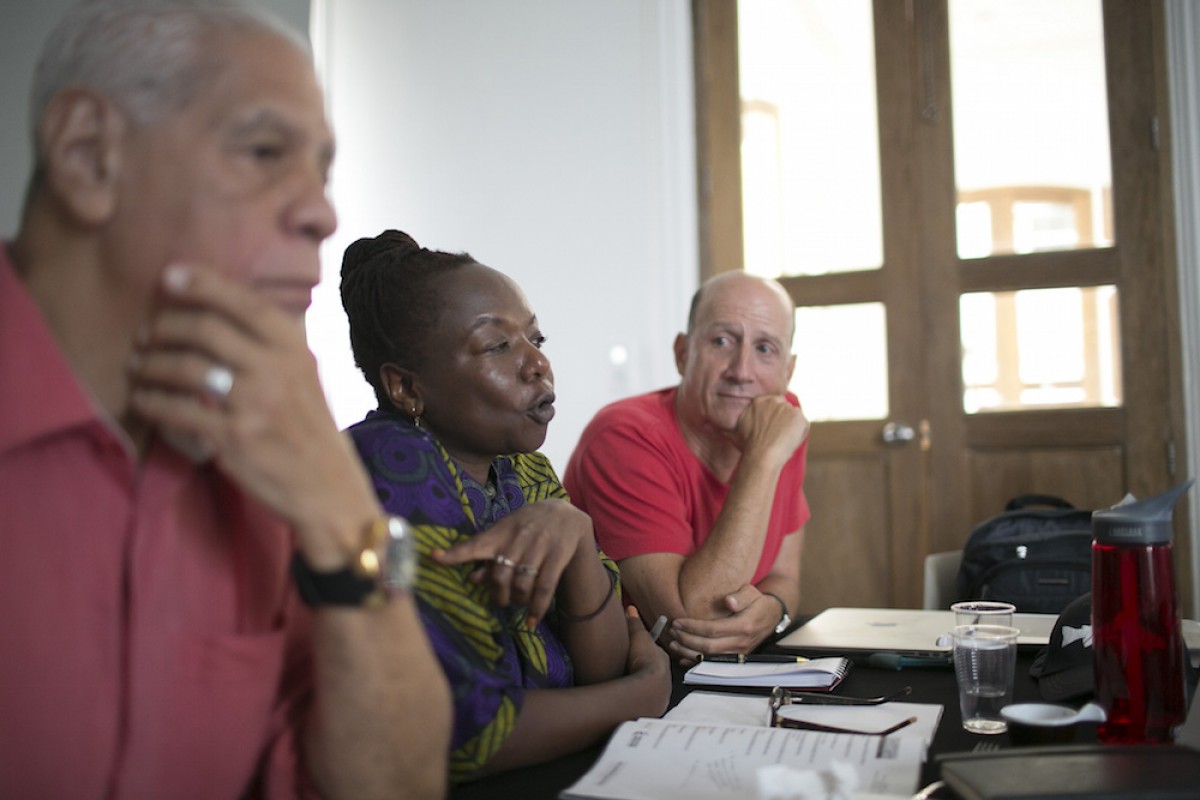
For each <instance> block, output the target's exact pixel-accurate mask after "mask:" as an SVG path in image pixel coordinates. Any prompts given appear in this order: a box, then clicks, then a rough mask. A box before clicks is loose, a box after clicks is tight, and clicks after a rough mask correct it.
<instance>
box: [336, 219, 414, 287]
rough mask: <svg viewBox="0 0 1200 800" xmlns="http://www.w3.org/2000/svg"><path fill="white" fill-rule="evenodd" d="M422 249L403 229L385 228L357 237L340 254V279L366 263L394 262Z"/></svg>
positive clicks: (363, 266)
mask: <svg viewBox="0 0 1200 800" xmlns="http://www.w3.org/2000/svg"><path fill="white" fill-rule="evenodd" d="M423 249H424V248H422V247H421V245H419V244H417V241H416V239H413V238H412V237H411V236H409V235H408V234H407V233H405V232H404V231H397V230H386V231H384V232H383V233H381V234H379V235H378V236H373V237H365V238H362V239H359V240H358V241H356V242H354V243H352V244H351V245H350V246H349V247H347V248H346V252H345V253H344V254H343V255H342V280H343V281H345V280H347V279H348V278H350V277H351V276H352V275H353V274H354V273H355V272H358V271H359V270H361V269H363V268H365V267H367V266H368V265H371V264H377V265H379V266H384V265H387V264H394V263H397V262H399V261H402V260H404V259H405V258H407V257H408V256H410V255H413V254H414V253H419V252H421V251H422V250H423Z"/></svg>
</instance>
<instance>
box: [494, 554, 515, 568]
mask: <svg viewBox="0 0 1200 800" xmlns="http://www.w3.org/2000/svg"><path fill="white" fill-rule="evenodd" d="M495 561H496V563H497V564H499V565H500V566H502V567H510V568H511V567H515V566H516V565H517V562H515V561H513V560H512V559H511V558H509V557H508V556H506V555H504V554H503V553H496V558H495Z"/></svg>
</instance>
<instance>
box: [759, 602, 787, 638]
mask: <svg viewBox="0 0 1200 800" xmlns="http://www.w3.org/2000/svg"><path fill="white" fill-rule="evenodd" d="M763 594H764V595H766V596H767V597H773V598H775V602H776V603H779V610H780V612H781V616H780V617H779V624H777V625H776V626H775V633H777V634H778V633H783V632H784V631H786V630H787V629H788V628H789V627H790V626H791V624H792V616H791V614H789V613H788V607H787V603H785V602H783V598H782V597H780V596H779V595H777V594H775V593H774V592H763Z"/></svg>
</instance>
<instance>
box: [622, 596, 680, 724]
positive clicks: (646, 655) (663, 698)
mask: <svg viewBox="0 0 1200 800" xmlns="http://www.w3.org/2000/svg"><path fill="white" fill-rule="evenodd" d="M625 624H626V626H627V627H628V628H629V656H628V658H627V659H626V666H625V672H626V674H627V675H630V676H641V677H644V678H645V679H646V681H647V686H646V702H647V707H646V709H645V711H644V712H643V713H641V716H653V717H657V716H659V715H661V714H662V713H663V712H664V711H666V710H667V704H668V703H670V702H671V658H670V656H668V655H667V651H665V650H663V649H662V648H661V647H659V646H658V644H657V643H655V641H654V640H653V639H651V638H650V634H649V632H647V630H646V626H645V625H643V624H642V619H641V617H640V616H639V615H638V610H637V608H635V607H634V606H629V607H628V608H627V609H626V610H625Z"/></svg>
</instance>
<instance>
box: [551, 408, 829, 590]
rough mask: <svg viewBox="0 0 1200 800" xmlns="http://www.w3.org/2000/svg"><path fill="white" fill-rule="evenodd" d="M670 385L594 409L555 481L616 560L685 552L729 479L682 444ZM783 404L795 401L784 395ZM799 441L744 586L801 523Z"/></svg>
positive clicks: (700, 538) (712, 517)
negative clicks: (560, 483)
mask: <svg viewBox="0 0 1200 800" xmlns="http://www.w3.org/2000/svg"><path fill="white" fill-rule="evenodd" d="M675 392H676V390H675V388H670V389H660V390H659V391H656V392H650V393H649V394H643V395H638V396H636V397H630V398H627V399H625V400H618V401H617V402H615V403H612V404H610V405H608V406H605V407H604V408H602V409H600V411H599V412H598V413H597V414H596V416H595V417H594V418H593V419H592V421H591V422H590V423H588V426H587V427H586V428H585V429H584V431H583V435H582V436H580V438H579V444H578V445H576V447H575V451H574V452H573V453H572V454H571V459H570V461H569V462H568V463H567V471H566V475H565V476H564V478H563V485H564V486H565V487H566V489H567V492H568V493H569V494H570V495H571V501H572V502H573V503H574V504H575V505H577V506H579V507H580V508H581V509H583V510H584V511H586V512H587V513H588V514H589V515H590V516H591V517H592V520H593V523H594V524H595V527H596V540H597V541H598V542H599V544H600V547H601V549H603V550H604V552H606V553H607V554H608V555H609V556H611V557H612V558H614V559H616V560H617V561H620V560H621V559H624V558H629V557H630V556H636V555H643V554H645V553H678V554H679V555H682V556H689V555H691V554H692V553H694V552H696V550H697V549H698V548H699V547H700V545H701V544H703V543H704V540H705V539H707V538H708V534H709V533H710V532H711V531H712V528H713V524H714V523H715V522H716V520H717V515H718V514H720V512H721V509H722V507H723V506H724V505H725V498H726V496H727V495H728V494H729V484H727V483H723V482H721V481H720V480H718V479H717V477H716V476H715V475H713V474H712V472H711V471H710V470H709V469H708V467H706V466H705V465H704V464H703V463H702V462H701V461H700V459H698V458H697V457H696V456H695V455H694V454H693V453H692V451H691V450H690V449H689V448H688V446H687V442H685V441H684V439H683V433H682V432H681V431H680V430H679V423H678V422H677V421H676V419H675ZM788 401H789V402H790V403H792V404H793V405H798V401H797V400H796V398H795V397H794V396H793V395H791V394H789V395H788ZM807 451H808V442H807V441H805V442H804V444H802V445H800V447H799V448H797V449H796V452H795V453H794V454H793V455H792V457H791V458H790V459H789V460H788V462H787V464H785V465H784V468H783V471H782V472H781V473H780V475H779V483H778V485H777V488H776V491H775V500H774V503H773V505H772V508H771V521H770V523H769V525H768V527H767V535H766V539H765V541H764V543H763V550H762V555H761V556H760V558H759V561H758V567H757V569H755V571H754V578H753V580H752V581H751V583H758V582H759V581H760V580H762V579H763V577H764V576H766V574H767V573H768V572H770V570H771V567H772V566H773V565H774V564H775V558H776V556H778V555H779V548H780V547H781V546H782V544H783V538H784V537H785V536H787V535H788V534H791V533H794V532H795V531H798V530H799V529H800V528H801V527H802V526H803V525H804V523H805V522H807V521H808V517H809V511H808V501H807V500H806V499H805V497H804V489H803V485H804V461H805V454H806V453H807Z"/></svg>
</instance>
